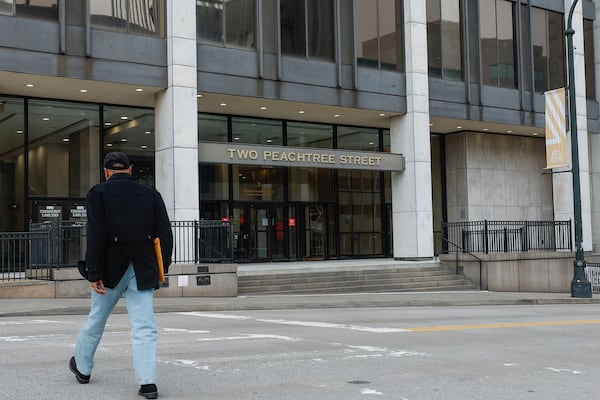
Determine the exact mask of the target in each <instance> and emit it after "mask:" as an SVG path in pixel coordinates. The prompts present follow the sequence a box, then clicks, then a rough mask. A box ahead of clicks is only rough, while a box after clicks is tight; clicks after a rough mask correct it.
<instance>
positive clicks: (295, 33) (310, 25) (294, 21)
mask: <svg viewBox="0 0 600 400" xmlns="http://www.w3.org/2000/svg"><path fill="white" fill-rule="evenodd" d="M280 10H281V13H280V18H281V52H282V53H283V54H289V55H295V56H301V57H306V58H317V59H324V60H333V59H334V56H333V54H334V51H333V49H334V41H333V39H334V35H333V26H334V14H333V0H281V7H280Z"/></svg>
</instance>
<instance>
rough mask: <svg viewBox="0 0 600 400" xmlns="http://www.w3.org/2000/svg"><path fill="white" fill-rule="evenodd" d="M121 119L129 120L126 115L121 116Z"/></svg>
mask: <svg viewBox="0 0 600 400" xmlns="http://www.w3.org/2000/svg"><path fill="white" fill-rule="evenodd" d="M121 119H122V120H126V119H129V118H128V117H127V116H126V115H123V116H121Z"/></svg>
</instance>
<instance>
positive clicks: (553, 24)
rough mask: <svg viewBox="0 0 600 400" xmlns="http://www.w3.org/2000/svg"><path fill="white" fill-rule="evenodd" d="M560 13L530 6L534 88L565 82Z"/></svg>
mask: <svg viewBox="0 0 600 400" xmlns="http://www.w3.org/2000/svg"><path fill="white" fill-rule="evenodd" d="M562 18H563V16H562V14H560V13H556V12H552V11H547V10H543V9H541V8H535V7H534V8H532V12H531V30H532V36H533V37H532V44H533V66H534V72H533V74H534V78H535V90H536V91H538V92H545V91H546V90H550V89H556V88H558V87H563V86H564V84H565V57H564V51H565V42H564V38H563V37H564V29H563V22H562Z"/></svg>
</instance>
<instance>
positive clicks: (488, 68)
mask: <svg viewBox="0 0 600 400" xmlns="http://www.w3.org/2000/svg"><path fill="white" fill-rule="evenodd" d="M479 20H480V21H481V24H480V32H481V33H480V34H481V37H480V41H481V60H482V70H483V76H482V80H483V83H484V84H486V85H492V86H500V87H507V88H515V87H516V86H517V85H516V74H515V47H514V31H513V30H514V23H513V3H512V2H510V1H507V0H481V1H480V2H479Z"/></svg>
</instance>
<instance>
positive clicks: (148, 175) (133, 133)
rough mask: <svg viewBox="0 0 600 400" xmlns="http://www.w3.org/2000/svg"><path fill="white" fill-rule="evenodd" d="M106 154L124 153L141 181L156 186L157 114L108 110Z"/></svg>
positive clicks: (106, 115) (147, 111) (140, 109)
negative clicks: (155, 125) (155, 138)
mask: <svg viewBox="0 0 600 400" xmlns="http://www.w3.org/2000/svg"><path fill="white" fill-rule="evenodd" d="M103 133H104V152H103V157H104V155H106V154H107V153H109V152H111V151H122V152H123V153H125V154H127V155H128V156H129V161H130V162H131V164H133V176H134V177H135V179H136V180H137V181H138V182H141V183H145V184H146V185H150V186H154V151H155V148H154V111H153V110H151V109H144V108H125V107H104V129H103Z"/></svg>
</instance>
